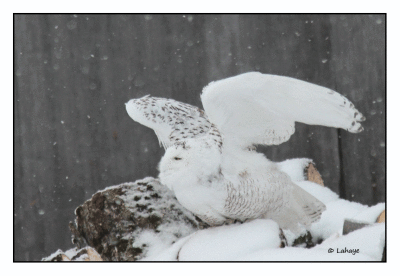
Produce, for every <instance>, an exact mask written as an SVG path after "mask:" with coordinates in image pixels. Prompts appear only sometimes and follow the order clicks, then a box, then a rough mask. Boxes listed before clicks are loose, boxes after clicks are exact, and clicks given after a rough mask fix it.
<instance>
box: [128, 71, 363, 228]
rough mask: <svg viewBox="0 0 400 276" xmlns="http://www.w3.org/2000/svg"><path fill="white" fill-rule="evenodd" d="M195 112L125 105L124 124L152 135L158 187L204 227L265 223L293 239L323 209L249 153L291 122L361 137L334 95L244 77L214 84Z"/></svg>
mask: <svg viewBox="0 0 400 276" xmlns="http://www.w3.org/2000/svg"><path fill="white" fill-rule="evenodd" d="M201 100H202V103H203V106H204V110H205V112H203V111H202V110H201V109H199V108H197V107H194V106H191V105H188V104H183V103H180V102H177V101H174V100H170V99H162V98H153V97H149V96H145V97H143V98H140V99H132V100H130V101H129V102H128V103H127V104H126V109H127V111H128V114H129V116H130V117H131V118H132V119H133V120H135V121H137V122H139V123H141V124H143V125H145V126H147V127H150V128H152V129H153V130H154V131H155V133H156V134H157V137H158V139H159V141H160V144H162V145H163V146H164V147H165V149H166V153H165V155H164V156H163V158H162V159H161V162H160V165H159V169H160V175H159V177H160V181H161V183H162V184H164V185H166V186H168V187H169V188H170V189H171V190H173V191H174V193H175V195H176V197H177V199H178V201H179V202H180V203H181V204H182V205H183V206H184V207H186V208H187V209H189V210H190V211H191V212H193V213H194V214H196V215H197V216H198V217H200V218H201V219H202V220H204V221H206V222H207V223H208V224H210V225H220V224H223V223H224V222H225V221H227V220H228V219H230V220H231V219H234V220H239V221H245V220H248V219H255V218H270V219H273V220H275V221H276V222H277V223H278V224H279V225H280V227H281V228H284V229H290V230H292V231H294V232H297V231H298V229H299V228H298V227H299V224H300V225H303V226H306V227H308V226H309V225H310V224H311V223H312V222H315V221H317V220H318V219H319V218H320V217H321V213H322V212H323V211H324V210H325V205H324V204H323V203H322V202H320V201H319V200H318V199H316V198H315V197H313V196H312V195H310V194H309V193H307V192H306V191H304V190H303V189H301V188H300V187H298V186H297V185H296V184H294V183H293V182H292V181H291V179H290V177H289V176H288V175H287V174H286V173H284V172H282V171H280V170H279V169H278V167H277V165H276V164H275V163H273V162H271V161H269V160H268V159H267V158H265V157H264V155H262V154H260V153H257V152H255V151H253V150H252V147H253V145H256V144H263V145H277V144H281V143H283V142H285V141H287V140H288V139H289V138H290V136H291V135H292V134H293V133H294V130H295V122H301V123H306V124H311V125H323V126H330V127H338V128H343V129H346V130H348V131H350V132H353V133H357V132H360V131H362V130H363V128H362V126H361V125H360V123H359V122H361V121H364V120H365V117H363V115H362V114H361V113H360V112H359V111H357V110H356V109H355V107H354V105H353V104H352V103H351V102H350V101H349V100H348V99H346V98H345V97H343V96H342V95H340V94H338V93H337V92H335V91H333V90H331V89H328V88H324V87H321V86H318V85H315V84H311V83H307V82H304V81H300V80H297V79H293V78H289V77H282V76H276V75H267V74H261V73H258V72H249V73H245V74H241V75H238V76H235V77H230V78H227V79H223V80H220V81H216V82H212V83H210V84H209V85H208V86H206V87H205V88H204V89H203V93H202V95H201Z"/></svg>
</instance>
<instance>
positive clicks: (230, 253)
mask: <svg viewBox="0 0 400 276" xmlns="http://www.w3.org/2000/svg"><path fill="white" fill-rule="evenodd" d="M280 245H281V239H280V237H279V226H278V224H277V223H276V222H274V221H272V220H265V219H257V220H253V221H250V222H248V223H244V224H232V225H226V226H220V227H213V228H209V229H205V230H200V231H197V232H196V233H195V234H193V235H192V237H191V238H190V239H188V240H187V241H186V243H184V245H183V246H182V248H181V250H180V252H179V261H231V260H234V259H236V258H238V256H245V255H248V254H250V253H252V252H254V251H258V250H261V249H264V248H279V246H280Z"/></svg>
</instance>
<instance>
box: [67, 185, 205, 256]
mask: <svg viewBox="0 0 400 276" xmlns="http://www.w3.org/2000/svg"><path fill="white" fill-rule="evenodd" d="M75 214H76V216H77V218H76V220H75V225H74V224H73V223H70V228H71V231H72V241H73V243H74V244H75V245H76V246H77V247H78V248H81V247H82V246H83V245H84V244H88V245H89V246H91V247H93V248H94V249H95V251H97V252H98V253H99V254H100V256H101V258H102V259H103V260H105V261H136V260H140V259H141V258H144V257H146V256H147V255H148V253H154V252H156V251H157V250H162V249H163V248H167V247H169V246H170V245H171V244H173V243H174V242H175V241H176V240H178V239H179V238H181V237H184V236H187V235H189V234H191V233H193V232H195V231H196V230H198V229H202V228H206V227H208V226H207V224H206V223H204V222H202V221H201V220H199V219H198V218H197V217H195V216H194V215H193V214H192V213H191V212H189V211H188V210H186V209H185V208H183V207H182V206H181V205H180V204H179V202H178V201H177V200H176V198H175V196H174V195H173V193H172V192H171V191H170V190H169V189H168V188H166V187H165V186H163V185H161V184H160V182H159V181H158V180H157V179H154V178H152V177H147V178H145V179H143V180H138V181H136V182H135V183H124V184H120V185H117V186H112V187H109V188H107V189H105V190H103V191H99V192H97V193H96V194H94V195H93V197H92V198H91V199H90V200H87V201H86V202H85V203H84V204H82V205H81V206H79V207H78V208H76V210H75Z"/></svg>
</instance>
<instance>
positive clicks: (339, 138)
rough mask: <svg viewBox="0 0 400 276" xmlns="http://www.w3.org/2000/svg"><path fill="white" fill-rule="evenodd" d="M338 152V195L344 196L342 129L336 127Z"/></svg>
mask: <svg viewBox="0 0 400 276" xmlns="http://www.w3.org/2000/svg"><path fill="white" fill-rule="evenodd" d="M337 133H338V152H339V196H340V198H346V183H345V181H344V179H345V178H344V166H343V148H342V130H341V129H338V130H337Z"/></svg>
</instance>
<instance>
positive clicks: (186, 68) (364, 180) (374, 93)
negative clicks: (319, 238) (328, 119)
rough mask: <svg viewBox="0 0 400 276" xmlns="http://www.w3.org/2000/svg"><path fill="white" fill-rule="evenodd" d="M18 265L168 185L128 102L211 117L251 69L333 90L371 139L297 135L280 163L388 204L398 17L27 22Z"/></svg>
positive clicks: (152, 143)
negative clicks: (213, 90) (135, 186)
mask: <svg viewBox="0 0 400 276" xmlns="http://www.w3.org/2000/svg"><path fill="white" fill-rule="evenodd" d="M14 20H15V42H14V49H15V53H14V54H15V59H14V60H15V67H14V80H15V81H14V83H15V86H14V88H15V89H14V95H15V101H14V125H15V131H14V154H15V156H14V244H15V251H14V260H17V261H19V260H39V259H40V258H41V257H44V256H47V255H49V254H50V253H52V252H54V251H56V250H57V249H58V248H61V249H64V250H65V249H68V248H70V247H71V242H70V233H69V230H68V222H69V221H70V220H72V219H73V218H74V214H73V211H74V208H75V207H76V206H78V205H79V204H81V203H83V202H84V201H85V200H86V199H88V198H90V197H91V195H92V194H93V193H95V192H96V191H97V190H100V189H103V188H105V187H107V186H110V185H115V184H119V183H123V182H127V181H134V180H136V179H140V178H143V177H145V176H157V169H156V166H157V163H158V162H159V160H160V158H161V156H162V155H163V153H164V150H163V149H162V148H160V147H159V146H158V141H157V138H156V136H155V134H154V133H153V131H152V130H150V129H148V128H145V127H143V126H141V125H139V124H138V123H136V122H134V121H132V119H130V117H129V116H128V114H127V113H126V111H125V105H124V103H125V102H127V101H128V100H129V99H131V98H136V97H140V96H143V95H146V94H151V95H153V96H160V97H168V98H173V99H176V100H179V101H182V102H186V103H189V104H192V105H196V106H199V107H201V102H200V97H199V94H200V92H201V89H202V87H203V86H205V85H206V84H208V83H209V82H210V81H213V80H218V79H221V78H225V77H229V76H232V75H236V74H239V73H243V72H247V71H260V72H263V73H272V74H278V75H285V76H290V77H295V78H298V79H301V80H306V81H310V82H312V83H316V84H319V85H323V86H326V87H329V88H332V89H334V90H336V91H339V92H340V93H342V94H344V95H345V96H347V97H348V98H349V99H350V100H351V101H352V102H353V103H354V104H355V105H356V107H357V108H358V109H359V110H360V111H361V112H362V113H364V115H365V116H366V117H367V121H366V122H365V123H364V124H363V125H364V128H365V131H364V132H362V133H361V134H357V135H356V134H351V133H347V132H345V131H342V130H336V129H330V128H326V127H319V126H306V125H301V124H297V125H296V129H297V130H296V133H295V134H294V135H293V136H292V138H291V139H290V141H289V142H286V143H284V144H282V145H280V146H273V147H269V148H260V150H261V151H263V152H265V153H266V155H267V157H269V158H270V159H272V160H277V161H280V160H285V159H287V158H295V157H309V158H312V159H313V160H314V161H315V162H316V164H317V168H318V169H319V170H320V172H321V174H322V176H323V178H324V180H325V185H326V186H328V187H330V188H331V189H332V190H334V191H335V192H337V193H339V194H340V195H341V197H343V198H346V199H349V200H354V201H358V202H361V203H364V204H374V203H377V202H381V201H384V200H385V102H386V98H385V24H386V21H385V16H384V15H82V14H79V15H15V18H14Z"/></svg>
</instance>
